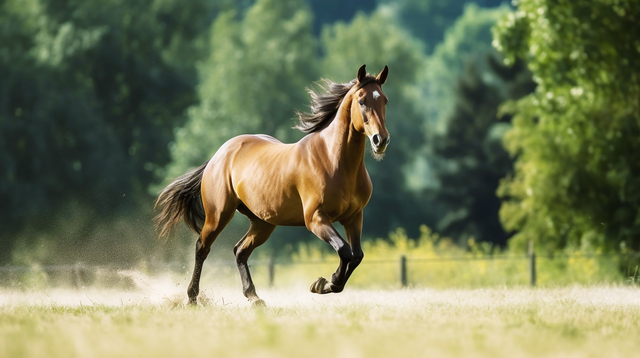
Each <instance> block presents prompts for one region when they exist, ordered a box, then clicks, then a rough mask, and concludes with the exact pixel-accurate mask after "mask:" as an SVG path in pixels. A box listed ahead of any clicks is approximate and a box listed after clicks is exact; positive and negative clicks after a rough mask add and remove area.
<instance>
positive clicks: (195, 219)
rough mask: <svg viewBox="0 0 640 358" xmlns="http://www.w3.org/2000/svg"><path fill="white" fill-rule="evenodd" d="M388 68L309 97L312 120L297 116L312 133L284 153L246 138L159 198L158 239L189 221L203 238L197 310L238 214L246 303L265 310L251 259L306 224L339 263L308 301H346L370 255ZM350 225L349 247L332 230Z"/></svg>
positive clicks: (260, 138) (327, 85)
mask: <svg viewBox="0 0 640 358" xmlns="http://www.w3.org/2000/svg"><path fill="white" fill-rule="evenodd" d="M388 72H389V70H388V68H387V66H385V67H384V69H383V70H382V72H380V74H378V75H377V77H373V76H371V75H369V74H367V72H366V70H365V66H364V65H363V66H362V67H360V69H359V70H358V77H357V78H356V79H354V80H353V81H351V82H349V83H344V84H337V83H333V82H331V81H326V80H325V81H324V82H323V85H322V86H321V87H322V89H323V90H324V92H323V93H318V92H316V91H314V90H308V92H309V93H310V95H311V111H312V113H310V114H309V113H298V116H299V124H298V126H296V128H298V129H300V130H302V131H303V132H305V133H309V134H308V135H307V136H305V137H304V138H302V139H301V140H300V141H299V142H297V143H294V144H283V143H281V142H280V141H278V140H277V139H275V138H273V137H270V136H267V135H262V134H258V135H240V136H237V137H235V138H232V139H230V140H229V141H227V142H226V143H225V144H224V145H222V146H221V147H220V149H219V150H218V151H217V152H216V154H215V155H214V156H213V158H211V160H209V161H208V162H206V163H204V164H203V165H202V166H200V167H198V168H196V169H193V170H191V171H189V172H187V173H186V174H184V175H182V176H180V177H179V178H177V179H176V180H175V181H174V182H173V183H171V184H169V185H168V186H167V187H166V188H165V189H164V190H163V191H162V193H160V196H159V197H158V200H157V201H156V206H160V207H162V212H161V213H160V214H158V216H157V217H156V224H157V227H158V228H159V230H160V236H166V235H168V233H169V232H170V230H171V228H172V227H173V226H175V225H176V224H178V222H179V221H180V220H181V219H182V218H184V220H185V222H186V224H187V226H188V227H189V228H191V229H192V230H194V231H195V232H197V233H198V234H199V238H198V241H197V242H196V260H195V268H194V270H193V278H192V279H191V284H190V285H189V288H188V290H187V294H188V295H189V303H191V304H195V303H196V299H197V297H198V292H199V283H200V273H201V272H202V264H203V263H204V260H205V259H206V258H207V255H208V254H209V250H210V247H211V244H212V243H213V242H214V241H215V239H216V237H218V235H219V234H220V232H221V231H222V229H224V227H225V226H226V225H227V223H229V220H231V218H232V217H233V215H234V213H235V211H236V210H237V211H239V212H240V213H241V214H243V215H246V216H247V217H248V218H249V220H250V222H251V226H250V227H249V231H248V232H247V233H246V234H245V235H244V237H242V239H241V240H240V241H239V242H238V243H237V244H236V246H235V247H234V249H233V251H234V253H235V256H236V263H237V265H238V270H239V271H240V277H241V279H242V286H243V291H244V295H245V296H246V297H247V298H248V299H249V301H251V303H252V304H253V305H264V301H262V300H261V299H260V298H259V297H258V295H257V294H256V290H255V286H254V285H253V281H252V280H251V274H250V273H249V267H248V266H247V259H248V258H249V255H251V252H252V251H253V250H254V249H255V248H256V247H258V246H260V245H262V244H263V243H264V242H265V241H267V239H268V238H269V235H271V233H272V232H273V230H274V229H275V227H276V226H277V225H286V226H302V225H305V226H306V227H307V229H309V231H311V232H313V233H314V234H315V235H316V236H318V237H319V238H320V239H321V240H323V241H325V242H327V243H329V244H330V245H331V246H332V247H333V248H334V249H335V250H336V251H337V252H338V255H339V256H340V264H339V265H338V269H337V270H336V272H335V273H334V274H333V276H332V277H331V281H327V280H326V279H325V278H323V277H320V278H318V280H317V281H316V282H314V283H313V284H312V285H311V292H315V293H330V292H341V291H342V289H343V288H344V285H345V283H346V282H347V280H348V279H349V276H350V275H351V273H352V272H353V270H354V269H355V268H356V267H357V266H358V264H360V262H361V261H362V258H363V257H364V254H363V252H362V246H361V244H360V234H361V232H362V210H363V209H364V207H365V205H367V202H368V201H369V198H370V197H371V191H372V185H371V179H370V178H369V174H368V173H367V170H366V168H365V166H364V155H365V144H366V138H367V137H368V138H369V140H370V142H371V152H372V154H373V156H374V157H375V158H376V159H378V160H379V159H381V158H382V157H383V156H384V152H385V150H386V148H387V144H389V133H388V132H387V129H386V127H385V106H386V104H387V102H388V100H387V97H386V96H385V95H384V93H383V92H382V84H384V82H385V80H386V79H387V74H388ZM336 221H337V222H339V223H340V224H342V225H343V226H344V229H345V233H346V236H347V240H348V243H347V241H345V240H344V239H343V238H342V237H340V235H339V234H338V231H336V229H335V228H334V227H333V225H332V223H333V222H336Z"/></svg>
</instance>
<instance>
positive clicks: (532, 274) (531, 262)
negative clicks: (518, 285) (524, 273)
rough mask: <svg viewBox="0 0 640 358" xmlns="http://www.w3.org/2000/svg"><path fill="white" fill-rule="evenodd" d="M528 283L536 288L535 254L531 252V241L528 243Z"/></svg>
mask: <svg viewBox="0 0 640 358" xmlns="http://www.w3.org/2000/svg"><path fill="white" fill-rule="evenodd" d="M529 282H530V283H531V287H536V253H535V252H533V241H532V240H530V241H529Z"/></svg>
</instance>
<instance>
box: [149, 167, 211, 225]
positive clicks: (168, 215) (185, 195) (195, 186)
mask: <svg viewBox="0 0 640 358" xmlns="http://www.w3.org/2000/svg"><path fill="white" fill-rule="evenodd" d="M207 163H209V161H206V162H205V163H204V164H202V165H201V166H199V167H197V168H195V169H191V170H189V171H188V172H187V173H185V174H183V175H181V176H179V177H178V178H177V179H176V180H174V181H173V182H172V183H171V184H169V185H167V187H166V188H164V190H162V192H161V193H160V195H159V196H158V200H156V204H155V206H154V207H153V208H154V209H155V208H157V207H162V211H161V212H160V213H159V214H158V215H157V216H156V217H155V218H154V221H155V223H156V229H157V230H158V231H160V237H167V236H169V234H170V233H171V229H172V228H173V227H174V226H176V225H177V224H178V223H179V222H180V219H182V218H184V222H185V223H186V224H187V227H189V229H191V230H193V231H195V232H196V233H197V234H198V235H200V232H201V231H202V226H203V225H204V219H205V213H204V206H203V205H202V194H201V193H200V188H201V186H202V173H203V172H204V168H206V166H207Z"/></svg>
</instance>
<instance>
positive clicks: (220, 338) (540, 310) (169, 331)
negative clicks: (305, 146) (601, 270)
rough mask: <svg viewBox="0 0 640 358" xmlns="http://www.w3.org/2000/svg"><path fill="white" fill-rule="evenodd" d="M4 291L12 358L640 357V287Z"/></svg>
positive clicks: (3, 316)
mask: <svg viewBox="0 0 640 358" xmlns="http://www.w3.org/2000/svg"><path fill="white" fill-rule="evenodd" d="M183 289H184V287H176V286H175V285H172V286H162V285H159V284H158V285H149V287H148V288H147V289H146V290H143V291H135V292H118V291H104V290H92V289H86V290H81V291H64V290H49V291H33V292H19V291H13V292H6V291H4V292H0V357H141V356H149V357H246V356H252V357H415V356H425V357H436V356H448V357H551V356H553V357H566V356H580V357H604V356H606V357H616V356H620V357H629V356H634V355H637V354H638V352H640V339H638V337H640V330H639V328H640V289H638V288H634V287H629V286H614V285H610V286H593V287H584V286H572V287H565V288H544V289H529V288H492V289H475V290H465V289H448V290H433V289H407V290H395V291H392V290H389V291H372V290H356V289H351V290H349V289H347V290H346V291H345V292H343V293H341V294H338V295H325V296H318V295H313V294H311V293H307V292H306V288H305V287H302V286H300V287H294V288H290V289H277V290H259V293H260V294H261V296H262V297H263V298H264V299H265V301H267V304H269V307H267V308H265V309H254V308H251V307H249V304H248V303H247V302H246V300H244V298H243V297H242V296H241V294H240V292H239V291H240V289H239V287H233V288H230V289H227V288H220V287H216V288H208V289H205V291H204V295H203V299H202V301H201V303H202V304H201V305H200V306H198V307H185V306H184V305H183V301H184V298H185V297H184V294H183V293H182V290H183Z"/></svg>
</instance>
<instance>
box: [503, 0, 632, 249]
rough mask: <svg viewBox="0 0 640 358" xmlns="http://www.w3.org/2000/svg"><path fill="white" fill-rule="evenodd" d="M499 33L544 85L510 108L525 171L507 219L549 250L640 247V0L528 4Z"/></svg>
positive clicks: (514, 144)
mask: <svg viewBox="0 0 640 358" xmlns="http://www.w3.org/2000/svg"><path fill="white" fill-rule="evenodd" d="M517 6H518V8H517V10H516V11H515V12H513V13H510V14H509V15H508V16H507V17H505V18H504V19H503V20H502V21H501V22H500V23H499V24H498V26H497V27H496V30H495V46H496V47H497V48H498V49H499V50H500V51H502V52H503V53H504V54H505V56H506V60H507V61H508V62H512V61H514V60H515V58H524V59H525V60H526V61H527V62H528V63H529V68H530V69H531V71H532V72H533V76H534V79H535V80H536V82H537V84H538V87H537V89H536V91H535V93H533V94H531V95H529V96H527V97H525V98H523V99H521V100H519V101H517V102H515V103H511V104H509V105H507V106H506V107H505V110H509V111H511V112H513V113H515V117H514V120H513V124H514V125H513V129H511V130H510V131H509V132H508V133H507V134H506V138H505V143H506V145H507V148H508V150H509V152H510V153H511V154H512V155H514V156H516V158H517V161H516V169H515V174H514V175H513V176H512V177H511V178H509V179H507V180H505V181H504V182H503V183H502V185H501V186H500V194H501V196H502V198H503V200H504V201H505V202H504V204H503V205H502V208H501V219H502V222H503V224H504V226H505V228H506V229H508V230H512V231H515V232H516V233H515V235H514V237H513V240H512V244H513V245H514V246H515V247H523V246H524V245H525V244H526V243H527V242H528V241H529V240H533V241H535V242H537V243H539V245H538V247H542V248H543V249H545V250H554V249H557V248H564V247H568V248H573V247H577V248H583V249H585V250H619V249H622V250H628V249H631V250H636V251H637V250H640V239H639V237H640V175H639V174H640V161H638V157H637V154H636V153H639V150H640V107H639V103H640V102H639V101H640V60H639V58H640V57H639V56H638V54H639V52H640V47H639V46H638V40H637V38H638V37H637V34H638V33H640V22H639V21H638V20H639V16H640V7H639V6H638V5H637V2H636V1H624V0H622V1H615V2H613V1H607V0H595V1H585V0H581V1H547V0H523V1H518V2H517Z"/></svg>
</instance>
